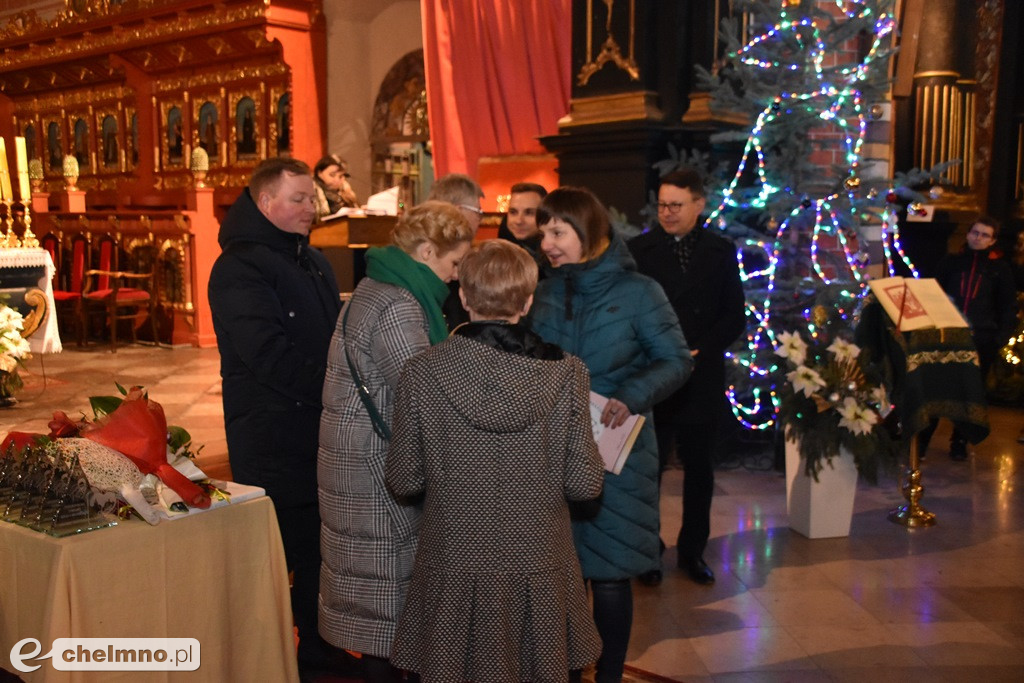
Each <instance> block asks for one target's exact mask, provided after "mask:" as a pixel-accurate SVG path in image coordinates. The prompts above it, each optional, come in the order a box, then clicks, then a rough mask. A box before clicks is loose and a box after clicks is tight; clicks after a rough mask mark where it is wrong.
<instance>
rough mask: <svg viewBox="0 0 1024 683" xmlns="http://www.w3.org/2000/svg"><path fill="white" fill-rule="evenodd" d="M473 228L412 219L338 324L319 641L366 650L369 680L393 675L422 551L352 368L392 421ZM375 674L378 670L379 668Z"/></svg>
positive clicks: (424, 207)
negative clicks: (400, 623)
mask: <svg viewBox="0 0 1024 683" xmlns="http://www.w3.org/2000/svg"><path fill="white" fill-rule="evenodd" d="M472 238H473V230H472V228H471V227H470V226H469V223H468V222H467V221H466V219H465V218H464V217H463V215H462V213H461V212H460V211H459V210H458V209H457V208H456V207H454V206H452V205H450V204H445V203H442V202H424V203H423V204H420V205H419V206H417V207H415V208H413V209H412V210H410V211H409V212H408V213H406V214H405V215H404V216H403V217H402V219H401V220H400V221H399V223H398V225H397V226H396V228H395V231H394V234H393V241H394V246H389V247H386V248H383V249H370V250H369V251H368V252H367V277H366V278H365V279H363V280H362V281H361V282H360V283H359V285H358V286H357V287H356V289H355V292H354V293H353V295H352V300H351V301H350V302H349V303H348V305H347V306H346V307H345V309H344V310H343V311H342V314H341V316H340V317H339V318H338V326H337V328H336V329H335V332H334V338H333V339H332V340H331V347H330V351H329V354H328V359H327V377H326V381H325V382H324V393H323V403H324V410H323V414H322V417H321V420H320V450H319V454H318V461H317V483H318V489H319V499H320V518H321V528H320V548H321V555H322V557H323V564H322V568H321V572H320V613H319V616H320V624H319V628H320V635H321V636H323V637H324V639H326V640H327V641H328V642H329V643H331V644H332V645H334V646H336V647H340V648H344V649H346V650H351V651H354V652H359V653H362V654H363V655H364V657H363V662H364V668H366V669H368V670H370V673H369V674H368V677H367V680H386V679H387V677H389V676H390V665H389V664H388V663H387V661H386V660H387V658H388V656H389V655H390V654H391V641H392V639H393V638H394V632H395V623H396V621H397V620H398V615H399V612H400V610H401V608H402V604H403V602H404V599H405V591H406V588H407V586H408V583H409V577H410V575H411V573H412V565H413V557H414V555H415V552H416V533H417V528H418V524H419V516H420V512H419V509H418V507H417V506H415V505H412V504H410V503H409V501H399V500H397V499H396V498H395V497H394V496H392V495H391V494H390V493H389V492H388V490H387V488H386V486H385V483H384V459H385V455H386V453H387V447H388V444H387V441H386V440H385V439H384V438H383V437H382V436H381V435H379V434H378V433H377V430H375V429H374V424H373V421H372V419H371V417H370V413H369V410H368V408H367V406H366V405H365V404H364V403H363V401H362V400H361V399H360V396H359V392H358V391H357V388H356V381H355V380H354V378H353V373H352V371H351V370H350V365H349V362H351V366H352V367H354V368H355V374H356V375H357V376H358V378H359V380H361V382H362V384H363V385H365V386H366V387H367V389H368V391H369V394H370V397H371V398H372V400H373V403H374V405H375V408H376V409H377V410H378V411H379V413H380V415H381V417H382V419H383V421H384V422H385V423H388V424H390V422H391V419H392V415H393V403H394V390H395V387H396V386H397V384H398V375H399V372H400V371H401V369H402V366H403V365H404V364H405V362H406V361H407V360H408V359H409V357H411V356H412V355H414V354H416V353H418V352H420V351H423V350H424V349H427V348H429V347H430V346H431V345H432V344H437V343H438V342H440V341H442V340H444V339H445V338H446V337H447V336H448V328H447V325H446V324H445V321H444V316H443V314H442V313H441V303H442V302H443V301H444V299H445V298H446V297H447V296H448V286H447V284H446V283H447V282H448V281H450V280H452V279H454V278H455V277H456V276H457V267H458V262H459V260H461V258H462V256H463V255H464V254H465V253H466V251H467V250H468V249H469V245H470V241H471V240H472ZM373 672H376V673H373Z"/></svg>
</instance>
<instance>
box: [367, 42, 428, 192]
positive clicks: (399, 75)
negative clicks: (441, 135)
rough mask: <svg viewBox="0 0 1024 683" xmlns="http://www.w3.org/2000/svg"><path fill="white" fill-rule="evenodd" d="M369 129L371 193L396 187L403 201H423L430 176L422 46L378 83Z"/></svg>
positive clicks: (401, 60)
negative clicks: (400, 191) (371, 169)
mask: <svg viewBox="0 0 1024 683" xmlns="http://www.w3.org/2000/svg"><path fill="white" fill-rule="evenodd" d="M370 130H371V138H370V148H371V150H372V154H373V171H372V178H371V186H372V190H373V192H380V191H382V190H385V189H387V188H389V187H393V186H395V185H398V186H400V187H401V188H402V194H403V195H404V197H403V199H404V201H405V202H406V203H407V204H416V203H418V202H420V201H423V199H425V198H426V196H427V194H429V192H430V186H431V185H432V184H433V180H434V172H433V164H432V163H431V158H430V126H429V123H428V121H427V82H426V77H425V76H424V69H423V50H413V51H412V52H409V53H408V54H406V55H405V56H403V57H402V58H401V59H399V60H398V61H397V62H395V64H394V66H392V67H391V69H390V70H389V71H388V73H387V75H386V76H385V77H384V79H383V80H382V81H381V84H380V89H379V90H378V92H377V99H376V100H375V101H374V105H373V122H372V125H371V129H370Z"/></svg>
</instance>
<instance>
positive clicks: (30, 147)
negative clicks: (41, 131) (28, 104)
mask: <svg viewBox="0 0 1024 683" xmlns="http://www.w3.org/2000/svg"><path fill="white" fill-rule="evenodd" d="M21 134H22V135H24V136H25V149H26V151H27V152H28V158H29V159H38V158H39V148H38V147H37V146H36V145H37V144H38V140H37V139H36V125H35V124H34V123H27V124H25V127H24V128H23V129H22V132H21Z"/></svg>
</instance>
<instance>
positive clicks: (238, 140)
mask: <svg viewBox="0 0 1024 683" xmlns="http://www.w3.org/2000/svg"><path fill="white" fill-rule="evenodd" d="M236 98H237V102H233V109H234V111H235V120H234V138H235V155H236V156H235V158H236V159H252V160H255V159H256V158H257V152H258V150H257V148H256V145H257V132H256V101H255V100H254V99H253V98H252V97H250V96H248V95H242V96H237V95H235V96H232V98H231V99H232V100H235V99H236Z"/></svg>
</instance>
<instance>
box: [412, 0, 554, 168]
mask: <svg viewBox="0 0 1024 683" xmlns="http://www.w3.org/2000/svg"><path fill="white" fill-rule="evenodd" d="M421 8H422V15H423V54H424V62H425V66H426V77H427V108H428V113H429V117H430V138H431V141H432V145H433V150H434V172H435V174H436V175H437V177H440V176H442V175H444V174H446V173H468V174H469V175H472V176H475V175H476V170H477V160H478V159H479V158H480V157H482V156H505V155H512V154H539V153H543V152H544V148H543V146H542V145H541V144H540V143H539V142H538V141H537V140H536V138H537V137H538V136H541V135H552V134H554V133H557V132H558V119H559V118H561V117H562V116H564V115H565V114H566V113H567V112H568V111H569V99H570V97H571V88H570V84H571V81H570V78H571V75H570V67H571V55H570V49H571V47H572V25H571V17H572V2H571V0H516V1H515V2H509V0H421Z"/></svg>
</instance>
